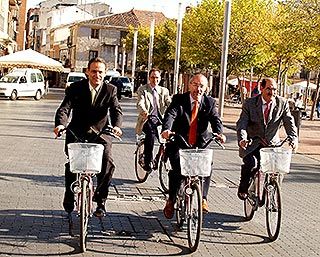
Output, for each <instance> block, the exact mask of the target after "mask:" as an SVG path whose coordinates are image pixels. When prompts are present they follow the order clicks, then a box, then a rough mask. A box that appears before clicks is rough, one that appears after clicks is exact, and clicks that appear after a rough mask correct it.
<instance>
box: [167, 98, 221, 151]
mask: <svg viewBox="0 0 320 257" xmlns="http://www.w3.org/2000/svg"><path fill="white" fill-rule="evenodd" d="M191 113H192V108H191V101H190V93H189V92H187V93H184V94H177V95H174V96H173V98H172V102H171V104H170V106H169V107H168V109H167V110H166V112H165V115H164V121H163V126H162V131H164V130H171V131H174V132H176V133H177V134H179V135H181V136H182V137H183V138H184V139H185V140H186V141H187V142H188V138H189V129H190V121H191ZM209 123H210V125H211V128H212V132H215V133H219V134H221V133H222V131H223V125H222V121H221V119H220V117H219V114H218V110H217V106H216V101H215V99H214V98H212V97H211V96H206V95H203V97H202V100H201V103H200V106H199V111H198V126H197V143H196V147H200V148H201V147H203V146H204V145H205V143H206V142H207V140H208V139H209V134H208V132H209V131H208V125H209Z"/></svg>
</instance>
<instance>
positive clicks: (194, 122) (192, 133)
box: [189, 101, 199, 145]
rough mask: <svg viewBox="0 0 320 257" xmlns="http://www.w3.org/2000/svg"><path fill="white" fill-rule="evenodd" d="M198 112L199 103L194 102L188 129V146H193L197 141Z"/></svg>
mask: <svg viewBox="0 0 320 257" xmlns="http://www.w3.org/2000/svg"><path fill="white" fill-rule="evenodd" d="M198 110H199V102H198V101H194V105H193V108H192V114H191V121H190V129H189V144H190V145H195V144H196V141H197V126H198V119H197V117H198Z"/></svg>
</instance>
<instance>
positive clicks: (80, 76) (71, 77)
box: [66, 72, 87, 87]
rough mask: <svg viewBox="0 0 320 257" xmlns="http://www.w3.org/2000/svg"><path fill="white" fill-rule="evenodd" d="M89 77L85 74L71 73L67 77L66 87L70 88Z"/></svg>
mask: <svg viewBox="0 0 320 257" xmlns="http://www.w3.org/2000/svg"><path fill="white" fill-rule="evenodd" d="M86 78H87V76H86V74H84V73H83V72H70V73H69V74H68V76H67V81H66V87H68V86H70V85H71V83H74V82H77V81H80V80H83V79H86Z"/></svg>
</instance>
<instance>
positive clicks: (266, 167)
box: [260, 147, 292, 173]
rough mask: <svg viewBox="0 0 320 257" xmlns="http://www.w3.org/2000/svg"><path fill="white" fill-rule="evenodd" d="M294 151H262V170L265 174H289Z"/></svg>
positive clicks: (267, 149) (281, 149) (276, 148)
mask: <svg viewBox="0 0 320 257" xmlns="http://www.w3.org/2000/svg"><path fill="white" fill-rule="evenodd" d="M291 156H292V149H285V148H281V147H274V148H262V149H260V157H261V158H260V164H261V170H262V172H264V173H289V171H290V163H291Z"/></svg>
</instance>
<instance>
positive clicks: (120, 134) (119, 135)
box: [113, 126, 122, 137]
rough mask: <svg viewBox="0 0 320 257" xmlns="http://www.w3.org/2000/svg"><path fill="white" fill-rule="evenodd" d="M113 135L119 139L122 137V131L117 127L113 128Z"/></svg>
mask: <svg viewBox="0 0 320 257" xmlns="http://www.w3.org/2000/svg"><path fill="white" fill-rule="evenodd" d="M113 133H114V134H115V135H116V136H118V137H121V136H122V130H121V128H119V127H117V126H114V127H113Z"/></svg>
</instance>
